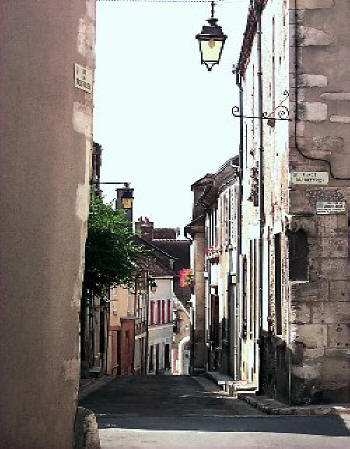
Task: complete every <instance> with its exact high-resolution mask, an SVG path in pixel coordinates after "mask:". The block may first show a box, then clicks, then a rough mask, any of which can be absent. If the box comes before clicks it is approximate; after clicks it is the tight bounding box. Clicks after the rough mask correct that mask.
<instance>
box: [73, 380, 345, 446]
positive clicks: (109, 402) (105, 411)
mask: <svg viewBox="0 0 350 449" xmlns="http://www.w3.org/2000/svg"><path fill="white" fill-rule="evenodd" d="M81 405H82V406H83V407H86V408H90V409H92V410H93V411H94V412H95V413H96V416H97V421H98V425H99V429H100V438H101V449H209V448H210V449H248V448H249V449H309V448H312V449H347V448H350V438H349V436H350V431H349V429H350V415H344V416H268V415H264V414H263V413H261V412H259V411H257V410H256V409H254V408H252V407H250V406H249V405H247V404H245V403H244V402H242V401H240V400H238V399H233V398H231V397H228V396H226V395H225V394H223V393H221V392H220V391H218V389H217V387H216V386H215V385H214V384H213V383H212V382H211V381H209V380H207V379H205V378H202V377H199V378H196V377H180V376H147V377H145V376H144V377H142V376H130V377H118V378H116V379H115V380H113V381H111V382H109V383H107V384H106V385H104V386H103V387H102V388H100V389H99V390H97V391H94V392H93V393H91V394H90V395H89V396H87V397H86V398H85V399H83V400H82V401H81Z"/></svg>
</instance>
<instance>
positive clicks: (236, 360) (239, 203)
mask: <svg viewBox="0 0 350 449" xmlns="http://www.w3.org/2000/svg"><path fill="white" fill-rule="evenodd" d="M236 85H237V86H238V89H239V110H240V114H241V117H240V119H239V122H240V123H239V169H238V196H237V248H236V292H235V295H234V303H233V313H234V335H233V365H234V372H233V378H234V380H239V372H240V369H239V368H240V363H239V359H240V358H239V353H238V352H239V345H238V334H239V327H238V324H239V302H240V301H239V298H240V288H239V287H240V266H239V265H240V256H241V254H242V199H243V117H242V116H243V86H242V77H241V73H240V71H239V69H237V70H236Z"/></svg>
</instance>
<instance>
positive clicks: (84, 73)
mask: <svg viewBox="0 0 350 449" xmlns="http://www.w3.org/2000/svg"><path fill="white" fill-rule="evenodd" d="M74 86H75V87H77V88H78V89H81V90H83V91H85V92H88V93H89V94H91V93H92V70H91V69H88V68H87V67H84V66H82V65H80V64H74Z"/></svg>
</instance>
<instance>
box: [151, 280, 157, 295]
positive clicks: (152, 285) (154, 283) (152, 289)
mask: <svg viewBox="0 0 350 449" xmlns="http://www.w3.org/2000/svg"><path fill="white" fill-rule="evenodd" d="M157 288H158V285H157V283H156V281H152V282H151V292H152V293H153V294H154V293H156V291H157Z"/></svg>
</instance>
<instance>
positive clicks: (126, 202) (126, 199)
mask: <svg viewBox="0 0 350 449" xmlns="http://www.w3.org/2000/svg"><path fill="white" fill-rule="evenodd" d="M133 201H134V195H133V193H132V189H126V190H125V191H124V192H123V194H122V196H121V203H122V208H123V209H132V203H133Z"/></svg>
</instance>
